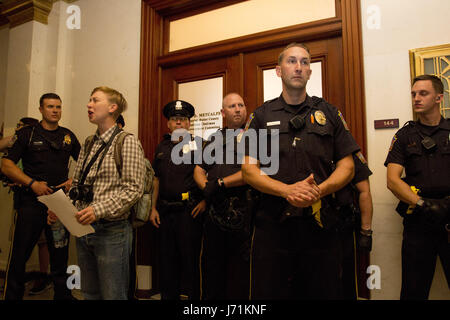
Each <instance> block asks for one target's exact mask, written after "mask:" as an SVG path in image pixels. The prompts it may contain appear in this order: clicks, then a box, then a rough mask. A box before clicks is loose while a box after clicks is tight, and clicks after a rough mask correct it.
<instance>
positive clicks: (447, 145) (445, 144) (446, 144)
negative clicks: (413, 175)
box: [438, 135, 450, 156]
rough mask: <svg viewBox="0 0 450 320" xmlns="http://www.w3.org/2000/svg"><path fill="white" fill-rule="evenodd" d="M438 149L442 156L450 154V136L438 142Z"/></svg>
mask: <svg viewBox="0 0 450 320" xmlns="http://www.w3.org/2000/svg"><path fill="white" fill-rule="evenodd" d="M438 148H439V150H441V153H442V154H445V155H446V156H448V155H449V154H450V135H449V136H448V137H442V138H441V139H440V140H439V142H438Z"/></svg>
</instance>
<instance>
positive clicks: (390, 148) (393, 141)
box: [389, 135, 397, 151]
mask: <svg viewBox="0 0 450 320" xmlns="http://www.w3.org/2000/svg"><path fill="white" fill-rule="evenodd" d="M395 141H397V135H394V137H393V138H392V141H391V146H390V147H389V151H392V149H393V148H394V144H395Z"/></svg>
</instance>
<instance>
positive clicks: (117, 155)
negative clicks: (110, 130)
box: [114, 131, 132, 177]
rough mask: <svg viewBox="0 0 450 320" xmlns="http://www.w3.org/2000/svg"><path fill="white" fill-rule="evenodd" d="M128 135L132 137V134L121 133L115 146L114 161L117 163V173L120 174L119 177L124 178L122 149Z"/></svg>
mask: <svg viewBox="0 0 450 320" xmlns="http://www.w3.org/2000/svg"><path fill="white" fill-rule="evenodd" d="M128 135H132V133H129V132H126V131H121V132H120V133H119V134H118V135H117V140H116V143H115V144H114V161H115V162H116V168H117V172H119V177H122V166H123V157H122V149H123V142H124V140H125V138H126V137H127V136H128Z"/></svg>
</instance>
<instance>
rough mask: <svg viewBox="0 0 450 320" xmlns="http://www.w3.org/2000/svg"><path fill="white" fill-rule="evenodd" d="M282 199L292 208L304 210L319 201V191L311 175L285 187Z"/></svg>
mask: <svg viewBox="0 0 450 320" xmlns="http://www.w3.org/2000/svg"><path fill="white" fill-rule="evenodd" d="M283 197H284V198H285V199H286V200H287V201H288V202H289V203H290V204H291V205H292V206H294V207H300V208H306V207H309V206H311V205H312V204H313V203H314V202H316V201H318V200H319V199H320V197H321V191H320V188H319V186H318V185H317V183H316V181H315V180H314V175H313V174H312V173H311V174H310V175H309V176H308V177H307V178H306V179H305V180H302V181H298V182H296V183H293V184H290V185H287V187H286V189H285V191H284V193H283Z"/></svg>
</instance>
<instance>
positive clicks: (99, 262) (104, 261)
mask: <svg viewBox="0 0 450 320" xmlns="http://www.w3.org/2000/svg"><path fill="white" fill-rule="evenodd" d="M126 106H127V102H126V100H125V98H124V97H123V96H122V94H121V93H120V92H117V91H116V90H114V89H110V88H107V87H99V88H95V89H94V90H93V91H92V94H91V97H90V100H89V104H88V105H87V108H88V117H89V121H90V122H91V123H94V124H96V125H97V127H98V129H97V131H96V133H95V136H94V138H93V140H92V143H91V144H90V145H91V146H92V148H90V150H88V149H89V148H86V146H84V147H83V148H82V150H81V152H80V157H79V158H78V159H79V161H78V163H77V167H76V169H75V174H74V180H73V186H72V189H71V192H70V197H71V199H72V200H76V202H75V205H76V207H77V209H78V210H80V211H79V212H78V213H77V219H78V221H79V222H80V223H81V224H91V226H92V227H93V228H94V229H95V233H91V234H88V235H86V236H83V237H80V238H77V252H78V264H79V266H80V269H81V291H82V293H83V296H84V298H85V299H86V300H94V299H105V300H126V299H127V298H128V287H129V258H130V253H131V244H132V227H131V224H130V222H129V220H128V216H129V215H130V208H131V207H132V205H133V204H134V203H135V202H136V201H137V200H138V199H139V198H140V197H141V196H142V194H143V192H144V175H145V165H144V153H143V150H142V146H141V144H140V142H139V140H138V139H137V138H136V137H134V136H133V135H128V136H127V137H126V138H125V140H124V144H123V148H122V159H123V161H122V168H121V172H120V173H119V172H118V168H117V167H116V163H115V160H114V145H115V144H114V143H115V140H116V139H117V137H116V134H117V133H118V132H119V130H120V129H119V128H118V127H117V125H116V119H117V117H118V116H119V115H120V114H121V113H122V112H123V111H124V110H125V109H126ZM108 144H110V146H108ZM92 159H94V160H92Z"/></svg>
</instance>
